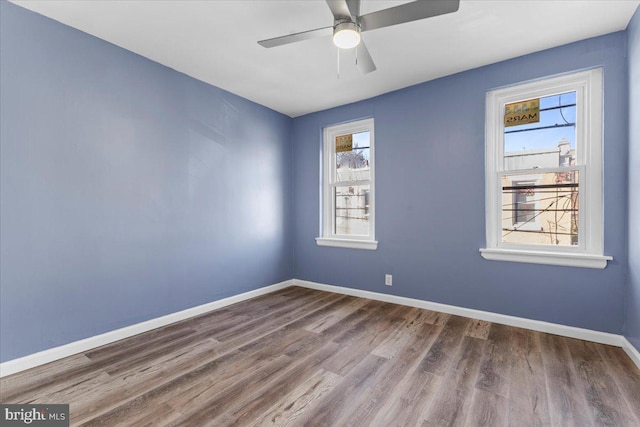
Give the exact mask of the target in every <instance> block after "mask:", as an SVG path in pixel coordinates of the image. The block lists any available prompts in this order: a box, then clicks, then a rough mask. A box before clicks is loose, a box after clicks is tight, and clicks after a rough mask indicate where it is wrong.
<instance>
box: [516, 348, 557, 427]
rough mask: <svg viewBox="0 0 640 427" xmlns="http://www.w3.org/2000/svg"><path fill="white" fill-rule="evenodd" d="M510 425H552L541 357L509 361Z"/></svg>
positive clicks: (529, 426)
mask: <svg viewBox="0 0 640 427" xmlns="http://www.w3.org/2000/svg"><path fill="white" fill-rule="evenodd" d="M510 375H511V381H510V383H511V387H510V390H509V409H508V418H507V419H508V423H509V425H520V426H522V427H534V426H536V427H542V426H548V425H550V424H551V421H550V419H549V405H548V403H547V389H546V383H545V378H544V367H543V365H542V355H541V354H540V353H539V352H531V353H528V354H526V355H522V356H515V357H513V358H512V360H511V371H510Z"/></svg>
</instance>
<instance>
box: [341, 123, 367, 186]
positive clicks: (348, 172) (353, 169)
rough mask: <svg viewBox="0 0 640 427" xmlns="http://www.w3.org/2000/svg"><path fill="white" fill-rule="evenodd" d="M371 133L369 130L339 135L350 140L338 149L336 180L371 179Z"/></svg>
mask: <svg viewBox="0 0 640 427" xmlns="http://www.w3.org/2000/svg"><path fill="white" fill-rule="evenodd" d="M369 135H370V134H369V132H360V133H354V134H350V135H341V136H339V137H338V138H341V137H347V141H348V142H347V143H346V144H341V145H340V148H339V149H338V148H337V149H336V182H347V181H362V180H368V179H370V176H371V175H370V169H369V155H370V148H369ZM349 136H350V137H351V138H350V139H349V138H348V137H349ZM339 150H342V151H340V152H338V151H339Z"/></svg>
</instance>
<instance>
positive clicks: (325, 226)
mask: <svg viewBox="0 0 640 427" xmlns="http://www.w3.org/2000/svg"><path fill="white" fill-rule="evenodd" d="M365 131H368V132H369V135H370V140H369V147H370V148H369V170H370V180H369V183H370V187H369V235H368V236H345V235H336V234H334V233H333V229H334V227H333V225H334V224H333V221H334V219H333V211H334V206H333V203H334V202H333V197H332V196H333V183H332V182H330V177H332V176H335V167H336V166H335V161H334V159H333V155H334V154H335V138H336V136H338V135H345V134H348V133H352V134H353V133H359V132H365ZM321 170H322V180H321V185H322V188H321V194H322V207H321V209H320V216H321V222H322V224H321V230H320V232H321V236H320V237H317V238H316V243H317V244H318V246H334V247H340V248H352V249H367V250H376V249H377V248H378V242H377V241H376V239H375V198H376V192H375V135H374V120H373V119H372V118H370V119H364V120H358V121H354V122H348V123H343V124H340V125H335V126H329V127H326V128H324V131H323V145H322V167H321Z"/></svg>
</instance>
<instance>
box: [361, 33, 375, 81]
mask: <svg viewBox="0 0 640 427" xmlns="http://www.w3.org/2000/svg"><path fill="white" fill-rule="evenodd" d="M356 49H358V52H357V55H358V70H359V71H360V74H368V73H370V72H372V71H375V70H376V64H374V63H373V58H371V55H370V54H369V49H367V46H366V45H365V44H364V40H360V43H359V44H358V46H357V47H356Z"/></svg>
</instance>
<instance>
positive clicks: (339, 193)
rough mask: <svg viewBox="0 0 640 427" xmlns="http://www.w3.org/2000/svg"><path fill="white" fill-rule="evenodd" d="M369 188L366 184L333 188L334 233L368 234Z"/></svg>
mask: <svg viewBox="0 0 640 427" xmlns="http://www.w3.org/2000/svg"><path fill="white" fill-rule="evenodd" d="M369 189H370V186H369V185H368V184H367V185H351V186H344V187H336V188H335V190H334V197H335V205H334V206H335V230H334V232H335V234H341V235H349V236H355V235H358V236H367V235H369Z"/></svg>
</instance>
